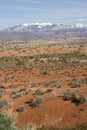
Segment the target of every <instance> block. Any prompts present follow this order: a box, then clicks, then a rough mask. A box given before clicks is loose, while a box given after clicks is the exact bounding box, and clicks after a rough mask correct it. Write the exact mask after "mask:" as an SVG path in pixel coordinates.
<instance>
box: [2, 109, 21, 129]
mask: <svg viewBox="0 0 87 130" xmlns="http://www.w3.org/2000/svg"><path fill="white" fill-rule="evenodd" d="M0 130H20V129H19V128H18V127H16V125H15V117H14V116H13V115H9V114H8V113H7V112H6V111H1V112H0Z"/></svg>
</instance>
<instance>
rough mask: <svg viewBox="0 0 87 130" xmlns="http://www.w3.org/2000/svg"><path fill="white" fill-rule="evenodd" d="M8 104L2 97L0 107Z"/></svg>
mask: <svg viewBox="0 0 87 130" xmlns="http://www.w3.org/2000/svg"><path fill="white" fill-rule="evenodd" d="M7 105H8V103H7V101H6V100H4V99H2V100H0V108H3V107H6V106H7Z"/></svg>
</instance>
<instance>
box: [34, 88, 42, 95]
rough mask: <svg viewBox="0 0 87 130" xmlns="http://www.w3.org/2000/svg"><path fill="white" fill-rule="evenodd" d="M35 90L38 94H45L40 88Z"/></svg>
mask: <svg viewBox="0 0 87 130" xmlns="http://www.w3.org/2000/svg"><path fill="white" fill-rule="evenodd" d="M35 92H36V94H37V95H43V94H44V92H43V91H41V90H39V89H37V90H36V91H35Z"/></svg>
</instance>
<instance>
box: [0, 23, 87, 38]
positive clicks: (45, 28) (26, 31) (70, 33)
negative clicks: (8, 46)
mask: <svg viewBox="0 0 87 130" xmlns="http://www.w3.org/2000/svg"><path fill="white" fill-rule="evenodd" d="M57 37H87V26H86V25H83V24H82V23H76V24H71V25H69V24H61V23H55V24H54V23H30V24H28V23H24V24H21V25H17V26H13V27H9V28H7V29H4V30H1V31H0V39H1V40H17V39H22V40H29V39H51V38H57Z"/></svg>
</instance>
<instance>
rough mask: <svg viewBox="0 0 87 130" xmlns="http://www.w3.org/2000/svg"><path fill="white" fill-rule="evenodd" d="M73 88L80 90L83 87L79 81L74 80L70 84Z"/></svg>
mask: <svg viewBox="0 0 87 130" xmlns="http://www.w3.org/2000/svg"><path fill="white" fill-rule="evenodd" d="M69 85H70V86H71V88H78V87H81V85H80V83H79V82H78V81H77V79H72V81H71V82H70V84H69Z"/></svg>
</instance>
